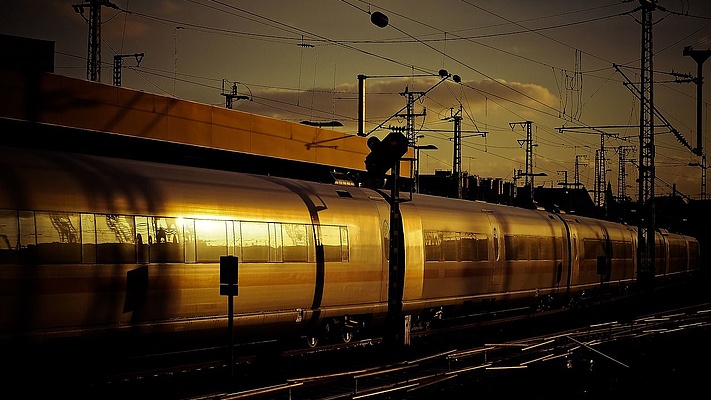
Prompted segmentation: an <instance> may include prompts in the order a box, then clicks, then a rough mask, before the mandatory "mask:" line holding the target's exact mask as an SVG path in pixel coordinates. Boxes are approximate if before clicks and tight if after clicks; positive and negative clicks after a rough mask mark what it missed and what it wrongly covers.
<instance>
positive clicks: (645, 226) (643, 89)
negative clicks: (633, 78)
mask: <svg viewBox="0 0 711 400" xmlns="http://www.w3.org/2000/svg"><path fill="white" fill-rule="evenodd" d="M639 3H640V4H641V8H642V54H641V60H640V67H641V68H640V76H641V80H640V89H639V93H640V113H639V114H640V118H639V166H638V168H639V190H638V191H639V195H638V208H639V213H640V219H639V227H638V228H639V229H638V231H637V233H638V234H637V243H638V246H637V252H638V257H637V280H638V281H639V282H641V283H651V282H652V281H653V279H654V274H655V265H654V264H655V231H656V207H655V201H654V179H655V167H654V153H655V148H654V52H653V42H652V11H654V10H655V9H656V8H657V0H639Z"/></svg>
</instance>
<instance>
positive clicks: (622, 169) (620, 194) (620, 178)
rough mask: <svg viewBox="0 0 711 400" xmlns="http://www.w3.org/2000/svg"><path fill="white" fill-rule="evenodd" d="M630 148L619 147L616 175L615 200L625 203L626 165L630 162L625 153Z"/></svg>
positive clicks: (630, 147)
mask: <svg viewBox="0 0 711 400" xmlns="http://www.w3.org/2000/svg"><path fill="white" fill-rule="evenodd" d="M632 148H633V147H632V146H619V147H618V148H617V153H618V158H619V161H618V171H619V172H618V174H617V200H618V201H625V200H626V199H627V163H629V162H631V161H632V160H628V159H627V152H628V151H629V150H631V149H632Z"/></svg>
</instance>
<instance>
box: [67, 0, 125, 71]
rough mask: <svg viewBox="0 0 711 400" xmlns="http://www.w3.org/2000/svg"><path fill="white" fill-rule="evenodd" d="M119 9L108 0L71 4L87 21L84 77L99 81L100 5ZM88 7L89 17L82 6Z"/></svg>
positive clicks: (85, 0) (88, 0)
mask: <svg viewBox="0 0 711 400" xmlns="http://www.w3.org/2000/svg"><path fill="white" fill-rule="evenodd" d="M102 6H103V7H111V8H115V9H117V10H118V9H119V8H118V6H117V5H116V4H114V3H112V2H110V1H109V0H84V2H83V3H81V4H75V5H73V6H72V8H73V9H74V11H75V12H76V13H79V14H81V15H82V17H84V19H85V20H86V21H87V22H88V23H89V46H88V48H89V49H88V57H87V59H86V79H88V80H90V81H95V82H101V7H102ZM85 7H86V8H88V9H89V17H88V18H87V17H85V16H84V8H85Z"/></svg>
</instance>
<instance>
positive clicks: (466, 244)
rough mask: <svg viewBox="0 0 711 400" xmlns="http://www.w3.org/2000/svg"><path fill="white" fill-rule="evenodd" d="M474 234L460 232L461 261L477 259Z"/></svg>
mask: <svg viewBox="0 0 711 400" xmlns="http://www.w3.org/2000/svg"><path fill="white" fill-rule="evenodd" d="M476 253H477V245H476V234H474V233H471V232H462V236H461V260H462V261H475V260H476V259H477V254H476Z"/></svg>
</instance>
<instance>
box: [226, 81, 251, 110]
mask: <svg viewBox="0 0 711 400" xmlns="http://www.w3.org/2000/svg"><path fill="white" fill-rule="evenodd" d="M221 94H222V95H223V96H225V107H226V108H229V109H232V103H233V101H234V100H249V96H243V95H239V94H237V82H233V83H232V90H231V91H230V92H225V80H224V79H223V80H222V93H221Z"/></svg>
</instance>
